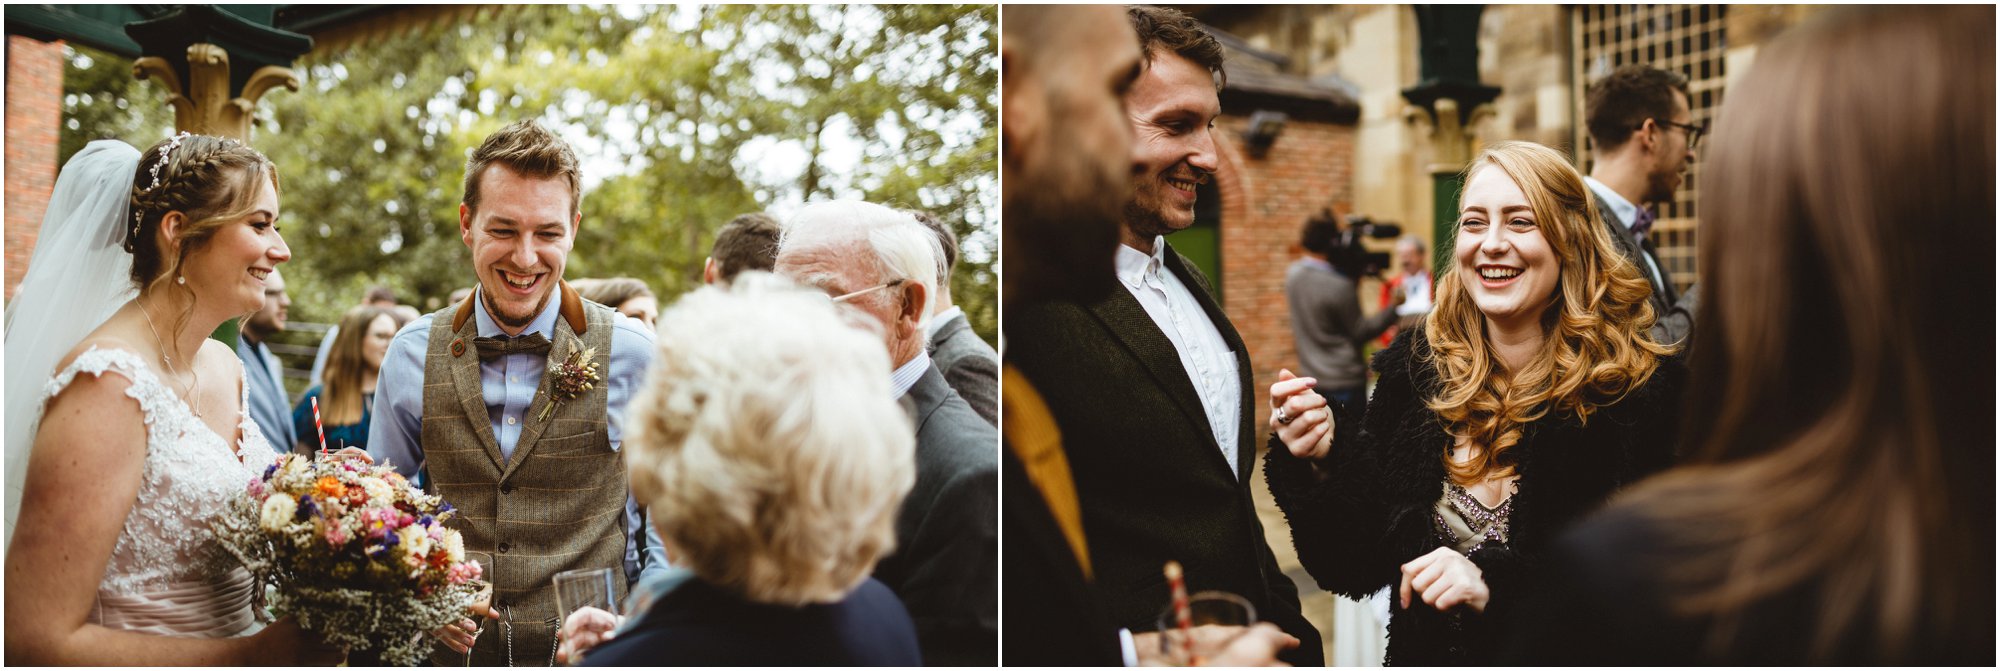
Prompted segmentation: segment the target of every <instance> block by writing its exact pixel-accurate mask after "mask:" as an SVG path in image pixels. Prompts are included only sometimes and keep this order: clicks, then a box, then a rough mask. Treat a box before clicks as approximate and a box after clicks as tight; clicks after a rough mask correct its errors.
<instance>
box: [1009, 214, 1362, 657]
mask: <svg viewBox="0 0 2000 671" xmlns="http://www.w3.org/2000/svg"><path fill="white" fill-rule="evenodd" d="M1165 259H1166V263H1165V265H1166V267H1167V268H1168V269H1169V270H1171V271H1172V272H1173V273H1175V274H1176V275H1177V276H1178V277H1179V278H1180V280H1181V281H1182V282H1183V283H1185V284H1187V286H1188V287H1190V288H1196V290H1195V291H1194V295H1195V298H1196V300H1198V301H1199V302H1200V303H1201V304H1202V308H1203V309H1204V310H1205V311H1206V312H1207V315H1208V318H1209V320H1210V321H1212V322H1214V323H1215V326H1216V329H1217V330H1219V331H1221V333H1222V338H1223V341H1224V342H1226V343H1228V345H1229V349H1230V350H1231V351H1233V352H1234V353H1235V356H1236V368H1237V371H1238V374H1237V380H1236V381H1235V382H1236V384H1237V387H1238V389H1239V390H1240V392H1241V397H1242V399H1243V402H1242V410H1241V411H1240V413H1239V415H1238V418H1237V421H1238V422H1239V428H1238V435H1239V439H1238V441H1237V444H1236V445H1231V446H1229V447H1230V449H1232V450H1235V451H1236V454H1237V455H1238V457H1237V468H1236V469H1235V470H1234V471H1232V470H1230V468H1229V464H1228V462H1227V461H1226V460H1225V459H1224V457H1223V455H1222V448H1221V447H1219V446H1217V445H1216V443H1215V437H1214V436H1215V434H1214V433H1213V432H1212V431H1210V430H1209V426H1208V419H1207V414H1206V413H1205V412H1204V411H1203V410H1202V405H1201V399H1200V397H1199V396H1197V395H1196V393H1195V388H1194V383H1193V382H1192V381H1191V380H1190V378H1189V376H1188V373H1187V372H1186V371H1185V370H1183V369H1182V367H1181V361H1180V356H1179V354H1178V353H1177V351H1176V350H1175V349H1174V345H1173V342H1172V341H1170V340H1168V339H1167V336H1166V334H1165V333H1164V332H1162V331H1160V329H1159V327H1158V326H1155V325H1154V324H1153V321H1152V319H1151V318H1149V317H1148V316H1147V314H1146V310H1145V308H1143V307H1141V306H1140V304H1139V301H1138V299H1136V298H1133V297H1132V294H1131V293H1130V292H1128V291H1126V290H1125V289H1124V288H1123V287H1119V288H1117V289H1114V290H1113V291H1111V292H1110V293H1109V294H1108V295H1107V296H1106V297H1105V298H1103V299H1101V300H1099V301H1096V302H1094V303H1091V304H1087V305H1086V304H1079V303H1074V302H1067V301H1058V302H1042V303H1029V304H1020V305H1010V306H1009V307H1008V314H1007V329H1008V332H1007V339H1008V349H1007V358H1008V363H1009V364H1011V365H1013V366H1015V367H1017V368H1019V369H1020V371H1021V373H1022V374H1023V375H1025V376H1027V378H1028V380H1029V381H1030V382H1032V383H1034V386H1035V389H1036V390H1037V391H1039V392H1041V394H1042V397H1043V399H1044V400H1045V401H1046V402H1047V403H1048V407H1049V410H1050V413H1051V414H1053V415H1054V416H1055V420H1056V426H1057V428H1059V429H1060V430H1061V431H1062V442H1063V452H1064V453H1065V454H1066V455H1067V456H1068V458H1069V462H1070V469H1071V472H1072V473H1073V474H1074V475H1075V479H1076V489H1077V499H1078V503H1079V504H1080V505H1081V507H1082V510H1083V526H1084V528H1085V529H1087V530H1088V532H1089V539H1090V558H1091V563H1092V564H1093V568H1094V570H1095V573H1094V578H1095V580H1094V586H1095V588H1096V590H1097V592H1098V594H1099V596H1101V597H1102V598H1103V603H1104V606H1105V609H1106V610H1107V611H1108V612H1109V613H1110V616H1111V618H1112V620H1113V621H1114V622H1115V623H1116V624H1118V625H1119V626H1123V627H1128V628H1131V629H1132V630H1133V631H1150V630H1153V629H1155V628H1156V624H1155V619H1156V618H1157V617H1158V616H1159V614H1160V612H1161V611H1162V610H1164V609H1166V608H1167V606H1168V602H1169V595H1168V591H1167V581H1166V578H1165V577H1164V575H1163V574H1162V573H1161V569H1162V567H1163V566H1164V565H1165V564H1166V562H1167V560H1169V559H1172V560H1177V561H1179V562H1180V563H1181V565H1182V566H1183V567H1184V568H1185V569H1186V575H1187V587H1188V590H1189V591H1191V592H1192V591H1201V590H1211V589H1214V590H1223V591H1227V592H1232V593H1235V594H1238V595H1241V596H1243V597H1244V598H1246V599H1249V600H1250V602H1251V603H1252V604H1253V605H1255V606H1256V608H1257V615H1258V617H1259V618H1260V619H1262V620H1266V621H1269V622H1272V623H1274V624H1276V625H1278V627H1279V628H1281V629H1284V630H1285V631H1286V632H1287V633H1290V634H1292V635H1293V636H1296V637H1298V639H1299V641H1300V645H1299V647H1298V648H1296V649H1294V650H1292V651H1290V652H1289V653H1287V654H1285V655H1283V656H1281V659H1283V660H1284V661H1286V662H1289V663H1292V664H1295V665H1301V666H1322V665H1324V664H1325V663H1326V661H1325V656H1324V654H1323V653H1322V646H1321V645H1320V636H1319V632H1318V630H1316V629H1314V628H1313V626H1312V624H1310V623H1308V622H1306V620H1305V618H1304V617H1303V616H1301V615H1300V613H1299V599H1298V591H1297V588H1296V587H1295V586H1294V585H1293V584H1292V581H1291V578H1289V577H1287V576H1286V575H1285V574H1284V573H1283V572H1281V571H1280V570H1279V569H1278V562H1277V559H1276V558H1275V556H1274V555H1272V554H1271V549H1270V548H1269V547H1268V546H1266V545H1265V543H1264V527H1263V525H1262V524H1261V523H1260V522H1259V521H1258V519H1257V510H1256V506H1255V505H1254V504H1253V503H1252V502H1251V499H1250V491H1251V487H1252V485H1253V484H1254V483H1252V482H1251V481H1250V476H1251V473H1252V472H1253V467H1254V466H1255V464H1254V463H1253V462H1254V461H1255V458H1256V454H1257V437H1258V435H1259V434H1258V432H1257V431H1256V430H1255V429H1254V428H1253V427H1252V426H1251V422H1252V421H1253V420H1252V417H1253V416H1254V413H1253V410H1254V409H1255V407H1256V406H1255V404H1256V403H1258V402H1260V399H1262V398H1264V394H1260V393H1255V392H1254V391H1253V390H1252V389H1251V386H1250V370H1251V368H1250V358H1249V356H1248V355H1247V354H1246V353H1245V350H1244V346H1243V339H1242V338H1241V337H1240V336H1238V335H1237V333H1236V329H1235V328H1233V327H1232V326H1230V323H1229V318H1228V317H1227V316H1226V315H1224V314H1223V313H1222V310H1221V308H1220V307H1219V306H1217V305H1216V303H1215V301H1214V300H1213V299H1212V298H1211V297H1210V295H1209V293H1208V281H1207V279H1206V278H1204V277H1202V276H1201V275H1200V273H1198V272H1196V271H1194V270H1193V268H1192V267H1191V266H1189V265H1188V264H1187V263H1186V262H1185V261H1184V260H1182V259H1181V257H1180V255H1179V254H1176V253H1175V252H1174V251H1173V248H1172V247H1171V246H1169V247H1168V248H1167V250H1166V253H1165ZM1009 584H1012V581H1011V580H1010V581H1009ZM1011 603H1012V600H1011V599H1010V604H1011Z"/></svg>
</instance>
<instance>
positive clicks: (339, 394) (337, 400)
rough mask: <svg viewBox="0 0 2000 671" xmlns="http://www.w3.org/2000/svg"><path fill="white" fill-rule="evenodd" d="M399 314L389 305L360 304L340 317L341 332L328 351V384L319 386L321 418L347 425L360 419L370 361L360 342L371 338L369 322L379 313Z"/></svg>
mask: <svg viewBox="0 0 2000 671" xmlns="http://www.w3.org/2000/svg"><path fill="white" fill-rule="evenodd" d="M385 315H387V316H388V317H389V319H390V320H392V321H393V320H394V319H395V318H396V317H395V316H394V315H390V314H389V310H388V309H386V308H380V307H376V306H373V305H359V306H355V307H354V308H353V309H350V310H348V311H347V314H346V315H343V316H341V318H340V327H339V328H340V333H339V334H338V335H335V336H334V337H333V347H332V349H330V350H328V352H327V355H326V375H325V388H324V389H321V390H320V396H321V397H322V399H321V405H323V406H325V407H323V408H321V409H320V410H321V412H322V415H323V417H322V420H323V421H324V423H326V424H333V425H346V424H353V423H355V422H359V421H361V410H362V404H361V382H362V380H363V379H365V378H367V377H368V375H367V372H368V371H366V370H364V368H366V367H367V365H368V362H367V360H366V359H365V358H363V357H362V356H361V343H362V341H364V340H367V339H368V326H369V325H370V324H374V323H375V319H376V318H377V317H382V316H385Z"/></svg>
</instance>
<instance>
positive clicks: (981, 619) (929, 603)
mask: <svg viewBox="0 0 2000 671" xmlns="http://www.w3.org/2000/svg"><path fill="white" fill-rule="evenodd" d="M942 256H943V254H942V252H941V251H940V249H939V244H938V240H937V237H936V236H934V235H932V234H931V232H930V229H928V228H925V227H924V225H923V224H920V223H918V222H917V220H916V218H914V217H912V216H911V215H910V214H909V213H907V212H899V211H896V210H893V209H890V208H887V207H883V206H880V205H875V204H872V203H864V202H860V201H833V202H822V203H814V204H812V205H808V206H806V207H805V208H803V209H801V210H800V211H799V212H798V213H797V214H795V215H793V216H792V217H791V219H790V220H788V221H787V222H786V223H785V226H784V231H783V232H782V234H781V235H780V237H779V239H778V260H777V265H776V267H774V268H773V269H772V270H774V271H776V272H777V274H779V275H782V276H785V277H788V278H790V279H792V280H793V281H796V282H798V283H800V284H803V285H806V286H810V287H814V288H817V289H819V290H821V291H824V292H826V295H827V296H828V297H829V298H830V299H832V300H833V301H835V302H838V303H842V304H845V305H849V306H852V307H854V308H856V309H857V310H858V311H859V312H862V313H866V314H867V315H869V316H870V317H872V318H873V319H872V320H871V321H873V322H875V323H876V325H877V326H879V327H880V329H881V332H882V336H883V342H884V344H885V345H887V347H888V348H889V360H890V361H891V362H893V363H894V365H895V370H894V372H893V374H892V378H891V383H892V386H893V387H894V390H895V392H896V394H897V395H898V397H899V398H900V399H902V400H903V407H904V409H906V410H909V411H910V413H911V420H912V423H913V424H914V425H915V426H916V430H917V463H916V467H917V483H916V486H915V488H914V489H912V490H910V495H909V497H908V498H906V499H904V502H903V508H902V512H901V514H900V515H899V516H898V517H897V519H896V551H895V553H894V554H892V555H890V556H889V557H888V558H886V559H883V560H882V562H881V564H879V565H878V566H877V567H876V569H875V574H874V577H875V578H876V579H877V580H880V581H882V582H883V583H884V584H886V585H888V586H889V588H890V589H891V590H894V591H895V592H896V596H897V597H899V598H901V599H902V601H903V605H904V607H905V608H908V609H909V611H910V617H911V619H913V620H914V621H915V622H916V625H917V639H918V642H919V643H920V644H921V645H922V647H923V655H924V663H925V664H926V665H930V666H997V665H998V664H999V658H1000V655H999V647H1000V639H999V596H998V593H999V539H998V528H999V522H1000V520H999V498H998V497H999V470H998V469H999V461H998V456H997V454H996V453H995V450H996V447H997V446H998V445H999V443H1000V437H999V434H998V432H997V431H996V430H995V429H994V427H993V425H992V424H988V423H987V422H986V420H985V419H984V418H981V417H980V416H979V413H977V412H975V411H973V409H972V406H970V405H967V404H966V402H965V400H964V399H962V398H960V397H959V396H958V394H957V393H956V392H953V391H952V390H951V386H950V385H949V384H947V383H946V382H945V379H944V375H943V374H942V373H940V372H939V371H938V369H937V366H935V365H932V364H931V359H930V356H929V355H928V354H926V353H925V347H924V345H925V343H924V340H925V333H926V332H925V330H924V327H923V321H924V316H925V315H927V314H929V311H930V300H931V299H932V297H933V296H936V295H937V287H936V284H937V278H938V276H939V274H940V273H939V269H940V261H939V259H940V258H941V257H942Z"/></svg>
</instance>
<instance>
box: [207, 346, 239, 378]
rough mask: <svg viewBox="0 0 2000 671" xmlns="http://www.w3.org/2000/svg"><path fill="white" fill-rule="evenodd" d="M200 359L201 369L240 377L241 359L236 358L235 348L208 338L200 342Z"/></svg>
mask: <svg viewBox="0 0 2000 671" xmlns="http://www.w3.org/2000/svg"><path fill="white" fill-rule="evenodd" d="M199 356H200V358H199V359H197V360H198V361H200V362H201V366H202V368H205V369H208V370H216V371H221V372H222V373H223V374H226V375H242V374H243V359H241V358H238V357H237V356H236V348H235V347H231V346H230V345H229V343H225V342H222V341H220V340H216V339H214V338H209V339H207V340H203V341H201V352H200V354H199Z"/></svg>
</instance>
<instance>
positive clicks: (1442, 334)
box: [1424, 142, 1671, 484]
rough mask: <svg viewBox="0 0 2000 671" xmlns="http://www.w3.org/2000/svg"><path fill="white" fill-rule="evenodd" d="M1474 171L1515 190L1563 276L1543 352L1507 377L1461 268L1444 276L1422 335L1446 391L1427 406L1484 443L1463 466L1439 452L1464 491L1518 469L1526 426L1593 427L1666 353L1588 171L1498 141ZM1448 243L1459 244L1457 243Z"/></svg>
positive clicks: (1469, 174)
mask: <svg viewBox="0 0 2000 671" xmlns="http://www.w3.org/2000/svg"><path fill="white" fill-rule="evenodd" d="M1482 170H1485V171H1488V174H1486V175H1480V172H1481V171H1482ZM1475 176H1478V177H1479V178H1481V179H1492V178H1498V177H1502V176H1504V178H1506V179H1511V180H1513V182H1514V184H1515V185H1516V186H1518V187H1520V189H1521V193H1522V195H1524V196H1526V197H1527V200H1528V206H1529V208H1530V209H1532V210H1533V214H1534V217H1535V222H1536V226H1535V229H1536V230H1537V231H1539V232H1540V233H1541V235H1542V237H1543V238H1544V239H1545V240H1547V242H1548V247H1549V249H1550V250H1551V251H1553V252H1554V254H1555V256H1556V262H1557V264H1558V270H1557V280H1556V285H1555V292H1554V293H1555V295H1554V296H1553V297H1552V300H1551V301H1550V303H1549V306H1548V308H1547V309H1546V311H1545V312H1543V313H1542V316H1541V325H1542V328H1543V330H1544V334H1545V338H1546V339H1545V341H1544V343H1543V349H1542V351H1541V352H1540V353H1538V354H1537V355H1536V356H1535V358H1534V359H1533V360H1532V361H1531V362H1529V363H1528V364H1527V365H1526V366H1524V367H1522V369H1521V370H1503V367H1502V365H1501V363H1500V361H1499V359H1498V358H1497V357H1496V356H1495V355H1494V352H1493V348H1492V345H1491V343H1489V342H1487V339H1486V338H1487V335H1486V318H1485V316H1484V314H1483V313H1481V312H1480V309H1479V305H1478V304H1477V303H1476V302H1475V301H1474V300H1473V297H1472V293H1471V289H1470V287H1469V285H1468V280H1467V279H1466V278H1465V277H1463V276H1462V273H1461V271H1462V268H1460V267H1459V264H1457V263H1453V264H1451V266H1449V267H1447V268H1445V269H1443V272H1441V273H1440V274H1439V278H1438V282H1437V303H1436V307H1435V309H1433V310H1432V312H1431V314H1430V315H1428V316H1427V317H1426V318H1425V331H1424V337H1425V338H1426V340H1427V342H1428V344H1429V345H1430V348H1431V358H1432V363H1433V364H1434V365H1435V366H1436V367H1437V371H1438V375H1439V379H1440V381H1441V383H1442V386H1443V388H1442V390H1441V391H1440V393H1439V394H1438V395H1437V396H1436V397H1435V398H1432V399H1430V401H1429V404H1430V407H1431V409H1432V410H1434V411H1436V412H1437V413H1438V415H1439V417H1440V418H1441V419H1443V420H1444V421H1445V423H1446V424H1447V425H1448V426H1449V427H1450V431H1451V432H1452V434H1453V435H1456V436H1462V437H1466V438H1468V439H1470V440H1471V442H1472V443H1473V444H1475V445H1478V446H1480V447H1481V448H1482V449H1481V450H1479V451H1478V453H1477V454H1476V455H1475V456H1474V457H1473V458H1472V459H1471V460H1468V461H1463V462H1460V461H1454V460H1453V459H1451V457H1450V455H1449V454H1447V455H1444V456H1442V457H1440V458H1442V459H1444V460H1445V463H1446V464H1447V468H1448V469H1449V471H1450V472H1451V474H1452V475H1453V476H1454V477H1455V478H1457V479H1458V480H1459V481H1460V482H1461V483H1465V484H1469V483H1471V482H1474V481H1476V480H1477V479H1478V478H1480V477H1482V476H1490V475H1505V474H1508V473H1511V472H1512V471H1511V469H1512V461H1511V457H1509V456H1507V452H1508V450H1509V448H1511V447H1512V446H1514V445H1515V444H1516V443H1518V442H1519V441H1520V438H1521V435H1522V431H1523V429H1524V428H1525V427H1526V425H1527V424H1528V423H1530V422H1533V421H1535V420H1536V419H1539V418H1540V417H1542V416H1543V415H1544V414H1546V413H1548V412H1550V411H1555V412H1558V413H1562V414H1574V415H1575V416H1576V417H1578V418H1579V419H1580V420H1583V421H1586V422H1587V421H1588V420H1589V418H1590V415H1591V413H1593V412H1594V411H1595V410H1596V409H1597V408H1598V407H1600V406H1603V405H1609V404H1612V403H1616V402H1617V401H1618V400H1620V399H1622V398H1623V397H1624V396H1625V394H1626V392H1629V391H1631V390H1632V389H1634V388H1637V387H1638V386H1640V385H1643V384H1645V383H1646V381H1647V380H1648V379H1649V378H1651V376H1652V374H1653V371H1654V370H1655V369H1656V368H1657V367H1658V357H1659V356H1660V355H1662V354H1666V353H1668V352H1670V351H1671V350H1670V348H1668V347H1665V346H1662V345H1660V344H1658V343H1655V342H1653V340H1652V336H1651V335H1649V334H1648V332H1647V330H1648V329H1650V328H1651V327H1652V325H1653V308H1652V305H1651V304H1650V303H1648V302H1647V300H1646V298H1647V296H1648V295H1649V293H1650V292H1651V291H1652V289H1651V286H1650V285H1649V284H1647V282H1646V280H1645V278H1644V277H1642V276H1640V275H1639V271H1638V269H1637V268H1636V267H1634V266H1633V265H1632V263H1631V262H1630V261H1627V260H1626V259H1625V257H1624V256H1623V255H1622V254H1620V253H1619V251H1618V249H1617V247H1615V246H1613V243H1612V240H1611V237H1610V234H1609V233H1608V232H1607V231H1606V229H1605V226H1604V223H1603V220H1602V219H1601V218H1599V216H1598V214H1597V208H1596V207H1595V206H1594V205H1593V204H1592V201H1591V196H1590V190H1589V188H1588V187H1586V186H1585V185H1584V182H1583V176H1582V175H1581V174H1580V173H1578V172H1577V171H1576V168H1575V167H1573V166H1571V165H1570V164H1569V161H1568V159H1566V158H1564V157H1563V155H1562V154H1560V153H1558V152H1556V151H1555V150H1554V149H1550V148H1548V147H1545V146H1542V145H1539V144H1535V143H1532V142H1498V143H1494V144H1493V145H1491V146H1489V147H1487V148H1486V149H1485V150H1484V151H1482V152H1480V153H1479V156H1478V157H1477V158H1474V159H1473V160H1472V162H1471V163H1470V164H1468V165H1467V166H1466V169H1465V178H1466V181H1467V182H1468V183H1470V181H1471V180H1472V179H1474V177H1475ZM1460 233H1462V231H1461V232H1460ZM1460 233H1454V236H1456V235H1458V234H1460ZM1450 244H1453V245H1454V246H1456V244H1457V242H1456V238H1455V237H1454V240H1453V242H1451V243H1450Z"/></svg>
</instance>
